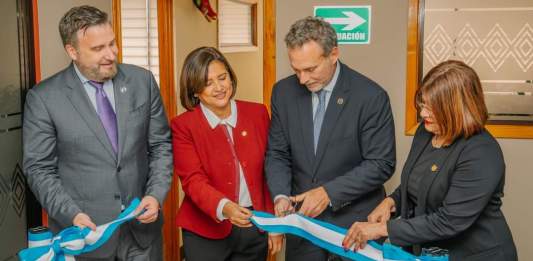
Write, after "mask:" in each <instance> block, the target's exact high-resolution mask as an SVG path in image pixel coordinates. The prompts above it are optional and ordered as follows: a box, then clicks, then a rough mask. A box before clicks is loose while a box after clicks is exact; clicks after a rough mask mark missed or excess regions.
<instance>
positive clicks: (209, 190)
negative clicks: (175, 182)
mask: <svg viewBox="0 0 533 261" xmlns="http://www.w3.org/2000/svg"><path fill="white" fill-rule="evenodd" d="M236 103H237V113H238V114H237V125H236V127H235V128H234V129H233V141H234V144H235V150H236V153H237V156H238V158H239V161H240V163H241V166H242V168H243V172H244V177H245V179H246V184H247V185H248V190H249V191H250V196H251V198H252V204H253V207H254V209H256V210H260V211H267V212H272V211H273V205H272V199H271V197H270V192H269V191H268V187H267V184H266V180H265V175H264V170H263V161H264V156H265V151H266V146H267V138H268V128H269V125H270V119H269V116H268V112H267V110H266V108H265V106H264V105H262V104H257V103H251V102H244V101H237V102H236ZM171 125H172V143H173V149H174V170H175V173H176V174H177V175H178V176H179V178H180V181H181V186H182V188H183V191H184V192H185V198H184V199H183V203H182V204H181V207H180V209H179V211H178V216H177V225H178V226H180V227H182V228H185V229H187V230H189V231H191V232H194V233H196V234H198V235H200V236H203V237H207V238H211V239H221V238H225V237H226V236H228V235H229V233H230V232H231V226H232V225H231V223H230V222H229V221H228V220H225V221H222V222H219V221H218V219H217V216H216V209H217V206H218V203H219V201H220V200H221V199H222V198H224V197H226V198H228V199H229V200H232V201H234V202H238V200H237V198H238V195H236V188H235V167H237V166H235V164H234V160H233V156H232V154H231V147H230V146H231V145H230V144H228V142H227V140H226V136H225V134H224V130H223V129H221V128H223V126H220V125H219V126H217V127H216V128H214V129H211V127H210V126H209V123H208V122H207V119H206V118H205V116H204V114H203V113H202V109H201V108H200V106H196V108H195V109H194V110H192V111H187V112H184V113H182V114H180V115H179V116H177V117H175V118H174V119H172V124H171Z"/></svg>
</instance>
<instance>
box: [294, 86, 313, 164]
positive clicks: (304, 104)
mask: <svg viewBox="0 0 533 261" xmlns="http://www.w3.org/2000/svg"><path fill="white" fill-rule="evenodd" d="M301 88H306V87H305V86H301ZM297 103H298V115H299V116H300V117H299V118H300V128H301V130H302V139H303V143H304V146H305V151H306V155H307V160H308V161H309V163H310V164H309V166H312V165H313V163H314V161H313V160H314V159H315V152H314V151H315V148H314V144H313V105H312V104H311V93H310V92H308V91H304V92H302V95H300V97H298V100H297Z"/></svg>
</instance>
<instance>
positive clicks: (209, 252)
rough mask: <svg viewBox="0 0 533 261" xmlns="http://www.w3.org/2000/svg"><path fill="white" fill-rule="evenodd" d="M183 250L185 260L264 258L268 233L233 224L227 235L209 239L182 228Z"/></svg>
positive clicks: (237, 260) (241, 260) (243, 260)
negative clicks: (221, 237)
mask: <svg viewBox="0 0 533 261" xmlns="http://www.w3.org/2000/svg"><path fill="white" fill-rule="evenodd" d="M183 251H184V254H185V260H187V261H210V260H224V261H248V260H249V261H255V260H266V259H267V254H268V235H267V233H265V232H262V231H259V230H258V229H257V227H255V226H252V227H247V228H240V227H236V226H233V227H232V228H231V233H230V234H229V236H228V237H226V238H223V239H209V238H205V237H202V236H199V235H197V234H195V233H193V232H190V231H187V230H185V229H183Z"/></svg>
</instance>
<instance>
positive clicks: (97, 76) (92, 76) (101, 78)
mask: <svg viewBox="0 0 533 261" xmlns="http://www.w3.org/2000/svg"><path fill="white" fill-rule="evenodd" d="M75 63H76V66H77V67H78V69H79V70H80V72H81V73H82V74H83V75H85V76H86V77H87V78H88V79H89V80H94V81H98V82H105V81H107V80H111V79H113V77H115V75H117V63H116V62H113V69H112V70H111V72H110V75H102V74H101V73H100V71H99V65H97V66H96V67H92V68H91V67H86V66H84V65H82V64H80V63H77V62H75Z"/></svg>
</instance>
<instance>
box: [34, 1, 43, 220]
mask: <svg viewBox="0 0 533 261" xmlns="http://www.w3.org/2000/svg"><path fill="white" fill-rule="evenodd" d="M37 8H38V5H37V0H32V1H31V10H32V22H33V24H32V26H33V45H34V52H33V54H34V57H33V59H34V62H35V83H39V82H40V81H41V45H40V42H39V11H38V9H37ZM43 220H44V219H43Z"/></svg>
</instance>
